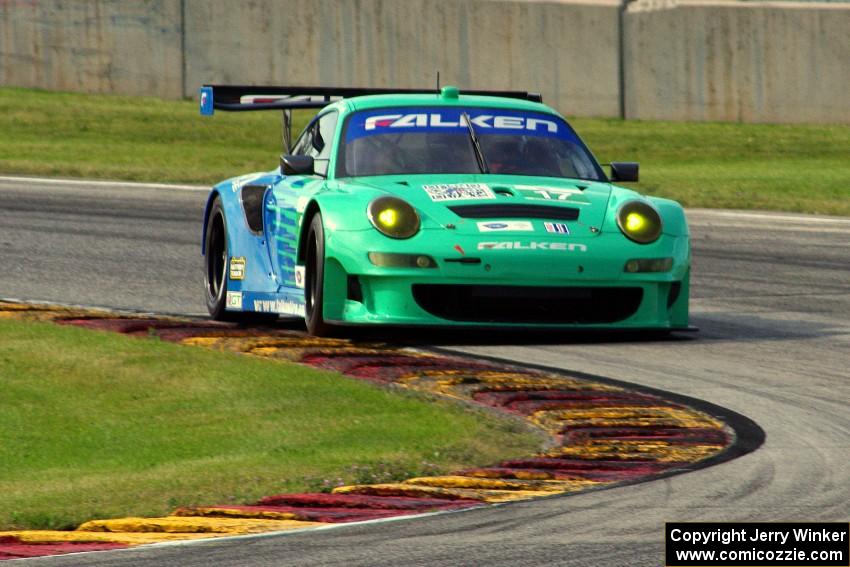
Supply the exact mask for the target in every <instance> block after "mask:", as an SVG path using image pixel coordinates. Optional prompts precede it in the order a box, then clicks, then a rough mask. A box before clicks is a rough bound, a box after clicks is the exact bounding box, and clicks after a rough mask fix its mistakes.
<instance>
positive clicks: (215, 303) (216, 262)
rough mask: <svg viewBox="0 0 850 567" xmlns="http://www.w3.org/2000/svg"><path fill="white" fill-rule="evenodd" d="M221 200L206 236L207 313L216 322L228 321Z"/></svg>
mask: <svg viewBox="0 0 850 567" xmlns="http://www.w3.org/2000/svg"><path fill="white" fill-rule="evenodd" d="M226 226H227V225H226V224H225V220H224V211H223V210H222V208H221V200H220V199H218V198H216V199H215V201H214V202H213V205H212V208H211V209H210V216H209V217H208V218H207V231H206V234H205V235H204V249H205V250H206V254H205V255H204V268H205V269H204V290H205V291H206V293H205V297H206V303H207V311H209V313H210V317H212V318H213V319H215V320H216V321H224V320H227V319H228V317H227V315H228V313H227V311H225V302H226V298H227V228H226Z"/></svg>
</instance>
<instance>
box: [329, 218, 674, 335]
mask: <svg viewBox="0 0 850 567" xmlns="http://www.w3.org/2000/svg"><path fill="white" fill-rule="evenodd" d="M428 232H433V234H428ZM446 232H447V231H445V230H440V231H423V232H422V233H420V234H418V235H416V236H415V237H414V238H411V239H409V240H404V241H389V239H385V238H383V237H380V236H379V235H375V234H374V232H371V233H370V232H363V231H350V232H349V231H346V232H341V231H339V232H336V233H335V234H334V235H333V236H332V237H331V238H330V239H329V242H328V246H327V250H328V253H327V254H328V256H327V263H326V272H325V286H326V287H325V301H326V304H325V311H324V316H325V319H326V320H328V321H331V322H334V323H337V324H390V325H430V326H433V325H437V326H442V325H446V326H450V325H462V326H499V327H529V326H535V327H538V326H539V327H555V328H600V329H611V328H617V329H677V328H686V327H687V326H688V298H689V273H690V246H689V240H688V237H686V236H679V237H676V236H669V235H664V236H662V238H661V239H659V240H658V241H657V242H655V243H653V244H650V245H639V244H635V243H633V242H631V241H628V240H627V239H625V238H624V237H622V235H620V234H619V233H617V234H600V235H598V236H595V237H592V238H586V239H575V238H570V237H560V238H558V237H550V238H546V237H541V236H540V235H536V236H534V237H532V238H533V239H534V240H537V241H547V242H565V243H568V244H572V245H573V246H572V247H571V248H568V247H563V246H559V247H556V248H557V249H556V250H552V249H550V248H545V249H527V248H522V249H507V248H496V249H492V248H491V249H488V248H485V249H479V243H480V242H482V240H483V239H482V237H480V236H477V235H476V236H467V237H463V236H462V235H453V234H449V235H447V234H446ZM376 236H377V237H376ZM528 240H529V237H528V236H525V237H522V238H518V237H516V236H511V235H507V236H505V235H500V237H499V238H498V239H497V238H489V239H488V241H507V242H514V241H515V242H520V243H522V242H524V241H528ZM458 249H460V250H462V251H463V253H461V252H460V251H459V250H458ZM370 251H377V252H395V253H409V254H426V255H429V256H431V257H432V258H433V259H434V260H435V262H436V267H434V268H415V267H405V268H387V267H378V266H375V265H373V264H372V263H371V262H370V261H369V260H368V252H370ZM664 257H670V258H673V266H672V269H671V270H670V271H669V272H663V273H627V272H625V270H624V266H625V263H626V261H628V260H629V259H634V258H664ZM461 258H465V259H466V260H467V261H466V262H464V263H461V262H458V261H457V260H459V259H461ZM470 259H472V260H475V262H474V263H473V262H472V261H471V260H470ZM453 260H454V261H453ZM423 289H427V293H425V294H423V293H422V290H423ZM536 290H539V292H540V298H541V300H540V303H539V305H538V304H536V302H534V301H533V298H534V294H535V292H536ZM443 291H445V293H446V304H445V305H440V298H439V294H440V293H441V292H443ZM635 296H638V297H637V299H636V300H635ZM476 301H477V302H480V304H479V305H477V306H476V305H471V303H474V302H476ZM500 301H503V302H504V305H505V309H504V310H499V309H498V305H499V302H500ZM523 302H524V303H523ZM629 302H631V304H629V305H626V304H628V303H629ZM612 303H616V304H617V305H612ZM632 304H633V305H632ZM451 305H457V306H458V308H457V309H456V310H455V311H452V310H451ZM526 306H527V307H528V309H526V308H525V307H526ZM556 310H559V311H558V313H555V311H556ZM500 311H501V312H500ZM525 312H527V315H523V313H525Z"/></svg>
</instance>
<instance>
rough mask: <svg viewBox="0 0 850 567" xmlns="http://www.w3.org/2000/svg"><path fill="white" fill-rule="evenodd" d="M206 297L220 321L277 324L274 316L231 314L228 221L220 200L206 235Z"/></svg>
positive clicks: (214, 209)
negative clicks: (228, 280)
mask: <svg viewBox="0 0 850 567" xmlns="http://www.w3.org/2000/svg"><path fill="white" fill-rule="evenodd" d="M204 250H205V255H204V292H205V293H204V296H205V298H206V302H207V311H209V313H210V317H212V318H213V319H215V320H216V321H234V322H241V323H261V324H270V323H273V322H274V321H275V320H277V315H275V314H273V313H239V312H233V311H227V310H226V309H225V306H226V302H227V258H228V256H229V255H228V250H227V219H226V218H225V216H224V210H223V209H222V208H221V199H219V198H218V197H216V199H215V201H213V204H212V207H211V208H210V215H209V217H208V218H207V231H206V234H204Z"/></svg>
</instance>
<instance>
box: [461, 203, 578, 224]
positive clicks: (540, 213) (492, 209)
mask: <svg viewBox="0 0 850 567" xmlns="http://www.w3.org/2000/svg"><path fill="white" fill-rule="evenodd" d="M449 209H450V210H451V211H452V212H453V213H454V214H456V215H457V216H459V217H463V218H465V219H547V220H576V219H578V212H579V210H578V209H574V208H572V207H557V206H551V205H520V204H510V205H508V204H505V205H502V204H499V205H455V206H453V207H449Z"/></svg>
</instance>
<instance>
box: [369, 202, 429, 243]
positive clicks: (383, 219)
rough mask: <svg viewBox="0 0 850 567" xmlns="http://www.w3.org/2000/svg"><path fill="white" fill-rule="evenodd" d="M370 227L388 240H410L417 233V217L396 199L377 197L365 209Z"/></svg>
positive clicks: (411, 209)
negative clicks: (388, 238) (387, 237)
mask: <svg viewBox="0 0 850 567" xmlns="http://www.w3.org/2000/svg"><path fill="white" fill-rule="evenodd" d="M367 215H368V216H369V221H370V222H371V223H372V226H374V227H375V228H377V229H378V230H379V231H380V232H381V233H382V234H385V235H386V236H389V237H390V238H410V237H411V236H413V235H414V234H416V233H417V232H419V215H418V214H416V211H415V210H414V208H413V207H411V206H410V205H409V204H408V203H407V202H405V201H402V200H401V199H399V198H398V197H378V198H377V199H375V200H374V201H372V202H371V203H369V208H368V209H367Z"/></svg>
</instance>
